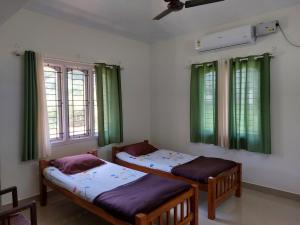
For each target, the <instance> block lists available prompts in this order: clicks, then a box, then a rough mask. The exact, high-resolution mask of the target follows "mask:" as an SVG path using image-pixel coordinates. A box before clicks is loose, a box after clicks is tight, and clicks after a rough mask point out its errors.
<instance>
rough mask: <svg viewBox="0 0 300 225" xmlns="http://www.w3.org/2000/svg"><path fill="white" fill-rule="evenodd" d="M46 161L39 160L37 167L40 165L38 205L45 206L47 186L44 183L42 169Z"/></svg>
mask: <svg viewBox="0 0 300 225" xmlns="http://www.w3.org/2000/svg"><path fill="white" fill-rule="evenodd" d="M45 165H46V163H45V161H44V160H40V162H39V167H40V171H39V172H40V174H39V182H40V205H41V206H45V205H47V186H46V185H45V184H44V182H43V181H44V176H43V170H44V169H45V167H46V166H45Z"/></svg>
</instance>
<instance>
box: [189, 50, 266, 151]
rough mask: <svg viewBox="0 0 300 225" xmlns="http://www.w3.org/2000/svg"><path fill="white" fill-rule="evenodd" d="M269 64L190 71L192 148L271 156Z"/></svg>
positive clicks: (244, 61)
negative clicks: (201, 145) (216, 147)
mask: <svg viewBox="0 0 300 225" xmlns="http://www.w3.org/2000/svg"><path fill="white" fill-rule="evenodd" d="M270 58H271V57H270V55H269V54H267V53H266V54H264V55H260V56H249V57H245V58H235V59H231V60H230V63H229V64H230V65H229V66H228V65H227V64H228V63H227V60H220V61H219V62H210V63H202V64H195V65H192V73H191V109H190V110H191V111H190V113H191V118H190V122H191V124H190V126H191V141H192V142H200V143H207V144H216V145H217V144H218V145H220V146H222V147H225V148H231V149H243V150H247V151H252V152H259V153H264V154H270V153H271V128H270Z"/></svg>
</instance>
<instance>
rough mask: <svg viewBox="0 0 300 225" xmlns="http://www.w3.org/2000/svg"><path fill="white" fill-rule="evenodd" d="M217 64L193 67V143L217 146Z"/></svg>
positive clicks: (211, 63)
mask: <svg viewBox="0 0 300 225" xmlns="http://www.w3.org/2000/svg"><path fill="white" fill-rule="evenodd" d="M216 119H217V62H210V63H203V64H199V65H193V66H192V77H191V141H192V142H201V143H207V144H217V122H216Z"/></svg>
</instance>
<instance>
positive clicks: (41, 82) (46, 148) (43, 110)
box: [36, 54, 51, 158]
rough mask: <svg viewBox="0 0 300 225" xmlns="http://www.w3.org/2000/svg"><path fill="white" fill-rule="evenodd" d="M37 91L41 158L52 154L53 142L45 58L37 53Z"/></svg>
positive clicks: (38, 134)
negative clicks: (48, 106) (50, 136)
mask: <svg viewBox="0 0 300 225" xmlns="http://www.w3.org/2000/svg"><path fill="white" fill-rule="evenodd" d="M36 58H37V64H36V65H37V93H38V133H37V136H38V150H39V154H38V155H39V158H47V157H50V156H51V142H50V138H49V125H48V111H47V99H46V89H45V77H44V59H43V56H42V55H41V54H37V57H36Z"/></svg>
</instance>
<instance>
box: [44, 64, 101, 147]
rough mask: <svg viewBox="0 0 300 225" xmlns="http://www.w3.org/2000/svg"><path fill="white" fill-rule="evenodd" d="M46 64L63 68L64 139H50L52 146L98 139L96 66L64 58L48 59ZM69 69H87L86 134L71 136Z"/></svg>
mask: <svg viewBox="0 0 300 225" xmlns="http://www.w3.org/2000/svg"><path fill="white" fill-rule="evenodd" d="M46 66H50V67H59V68H60V69H61V77H60V83H61V85H60V89H61V90H58V91H59V92H60V93H61V111H62V112H61V117H62V118H61V119H59V120H60V121H61V131H62V139H60V140H54V139H52V140H51V139H50V135H49V139H50V143H51V146H60V145H68V144H73V143H79V142H83V141H88V140H96V139H97V137H98V133H97V132H95V115H94V113H95V110H94V90H95V88H94V79H93V77H94V74H95V71H94V66H93V65H89V64H83V63H72V62H66V61H63V60H52V59H46V60H45V61H44V68H45V67H46ZM68 69H73V70H85V71H87V73H88V74H87V76H86V81H85V83H86V89H87V90H85V95H86V98H87V100H86V101H87V103H86V104H87V106H86V113H87V115H86V127H87V130H86V132H87V135H84V136H78V137H75V138H74V136H70V133H69V130H70V129H69V102H68Z"/></svg>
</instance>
